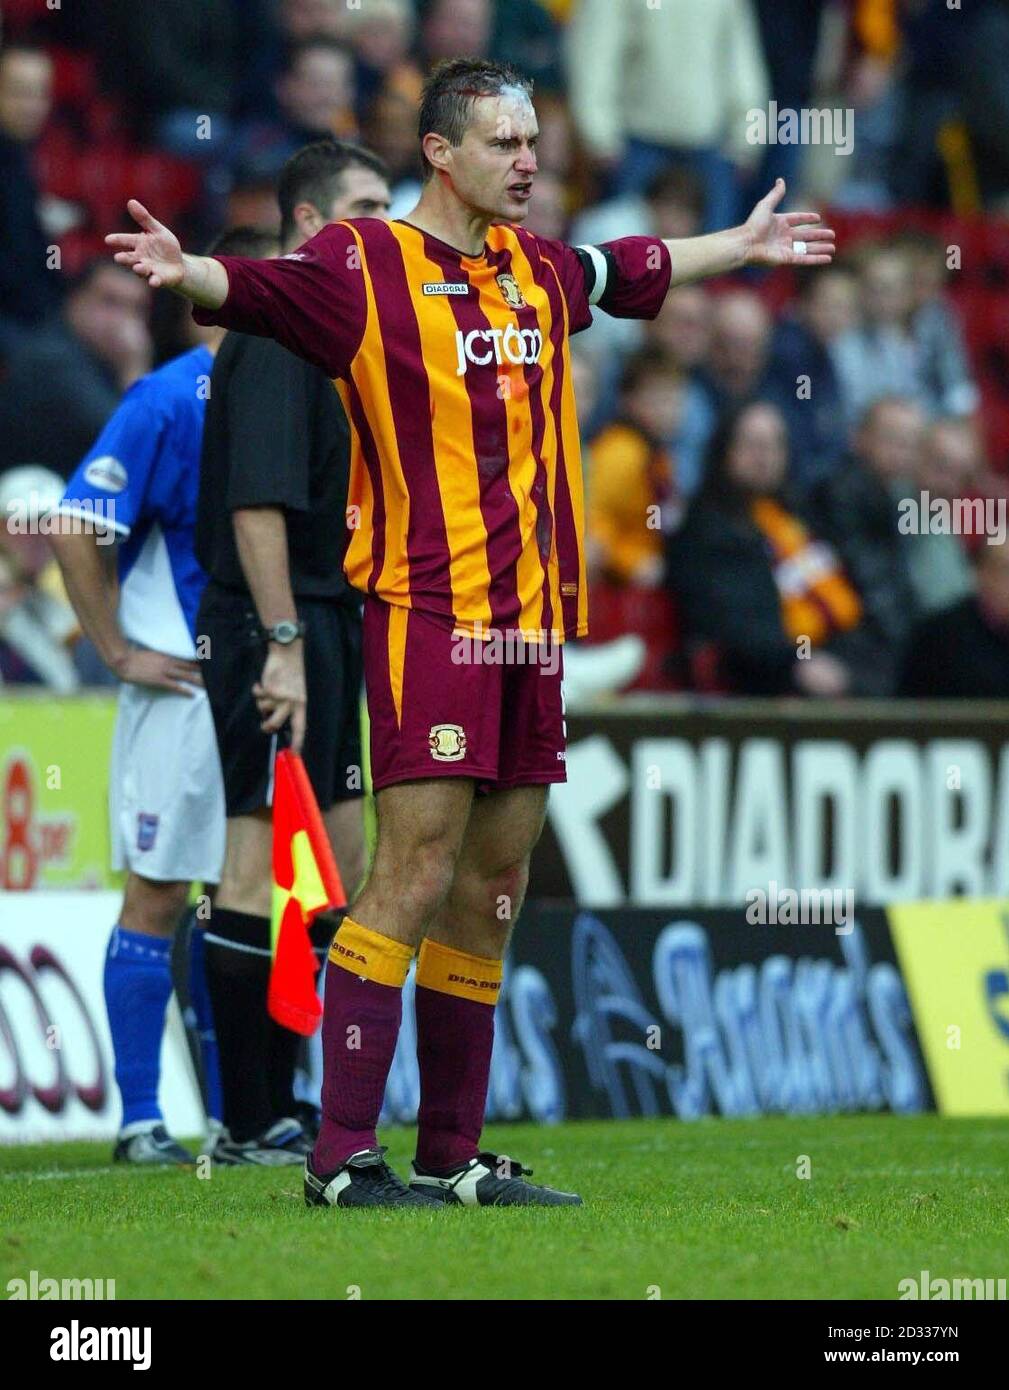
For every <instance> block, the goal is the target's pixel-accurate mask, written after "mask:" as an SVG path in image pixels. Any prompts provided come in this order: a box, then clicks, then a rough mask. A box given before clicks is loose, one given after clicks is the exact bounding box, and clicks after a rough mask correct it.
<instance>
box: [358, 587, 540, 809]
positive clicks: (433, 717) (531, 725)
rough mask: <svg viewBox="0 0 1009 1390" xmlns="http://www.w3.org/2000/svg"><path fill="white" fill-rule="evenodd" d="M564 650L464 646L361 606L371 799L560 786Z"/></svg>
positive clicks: (448, 634)
mask: <svg viewBox="0 0 1009 1390" xmlns="http://www.w3.org/2000/svg"><path fill="white" fill-rule="evenodd" d="M562 652H563V648H562V646H561V644H559V643H557V642H553V641H550V642H542V643H539V644H536V643H526V642H523V641H522V640H521V635H520V634H519V633H504V632H498V633H494V634H491V635H490V636H489V637H487V638H473V637H467V636H466V635H465V634H464V633H461V632H456V631H453V629H452V628H451V627H450V626H448V625H447V624H442V623H440V622H438V621H437V619H434V618H431V617H429V616H428V615H427V614H424V613H419V612H417V611H416V610H412V609H407V608H395V607H392V606H390V605H389V604H387V603H384V602H383V601H382V600H381V599H377V598H373V597H370V596H369V597H368V598H367V599H366V600H365V605H364V679H365V689H366V691H367V695H368V714H369V718H370V721H371V775H372V782H373V784H374V787H375V790H376V791H380V790H381V789H382V788H383V787H388V786H391V785H392V784H393V783H396V782H413V781H416V780H418V779H420V778H425V777H471V778H473V779H474V780H475V781H476V782H477V783H478V789H483V790H494V791H497V790H503V789H505V788H508V787H523V786H539V785H543V784H545V783H549V782H563V781H565V779H566V772H565V764H564V756H565V728H564V703H563V695H562V692H561V679H562V676H563V661H562Z"/></svg>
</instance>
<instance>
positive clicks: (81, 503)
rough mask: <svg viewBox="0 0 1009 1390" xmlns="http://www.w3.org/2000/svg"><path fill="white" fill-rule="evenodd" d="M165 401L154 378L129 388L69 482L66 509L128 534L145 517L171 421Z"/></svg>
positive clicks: (62, 504)
mask: <svg viewBox="0 0 1009 1390" xmlns="http://www.w3.org/2000/svg"><path fill="white" fill-rule="evenodd" d="M162 406H163V403H162V401H161V400H160V393H158V392H157V391H156V389H155V388H154V387H153V385H152V383H151V381H150V379H149V378H145V379H143V380H141V381H138V382H136V383H135V384H134V385H133V386H131V387H130V389H129V390H128V391H127V393H126V395H125V396H124V397H123V399H122V400H121V401H120V403H119V405H118V407H117V408H116V410H115V412H114V414H113V415H112V416H111V418H110V419H109V420H108V422H107V423H106V425H105V428H104V429H103V430H102V432H101V434H100V435H99V436H98V438H97V439H96V440H95V442H94V444H93V445H92V446H91V448H90V449H89V450H88V452H87V453H86V454H85V456H84V458H83V459H82V460H81V462H80V463H79V464H78V466H77V469H76V470H75V472H74V474H73V476H72V477H71V479H70V481H69V482H68V483H67V486H66V491H65V492H64V494H63V500H62V501H61V503H60V511H61V512H64V513H71V514H73V513H75V512H77V513H80V512H86V513H88V514H90V515H92V516H94V517H96V518H97V517H100V518H101V519H102V520H103V521H104V523H105V524H106V525H107V526H110V527H112V529H113V530H115V531H117V532H118V533H119V534H120V535H121V536H128V535H129V533H130V531H131V530H132V529H133V527H134V526H135V525H136V524H137V522H138V521H140V520H141V518H142V517H143V516H144V513H145V509H146V505H147V491H148V485H149V482H150V477H151V472H152V470H153V468H154V464H155V462H156V461H157V459H158V455H159V454H160V452H161V446H162V442H163V439H164V433H165V426H166V423H167V415H166V412H165V411H164V409H163V408H162Z"/></svg>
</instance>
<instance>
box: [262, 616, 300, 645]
mask: <svg viewBox="0 0 1009 1390" xmlns="http://www.w3.org/2000/svg"><path fill="white" fill-rule="evenodd" d="M304 635H305V624H304V623H301V622H297V623H296V622H295V621H294V619H293V618H281V620H280V622H279V623H274V625H273V627H268V628H267V629H266V636H267V639H268V640H269V641H270V642H277V643H278V644H279V645H280V646H281V647H289V646H290V645H291V643H292V642H297V640H298V638H299V637H303V636H304Z"/></svg>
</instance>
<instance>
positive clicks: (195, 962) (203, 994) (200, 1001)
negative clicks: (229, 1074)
mask: <svg viewBox="0 0 1009 1390" xmlns="http://www.w3.org/2000/svg"><path fill="white" fill-rule="evenodd" d="M189 1003H190V1005H191V1007H192V1010H193V1015H194V1017H195V1019H196V1030H197V1032H198V1034H199V1038H200V1059H201V1061H202V1063H203V1086H204V1090H205V1092H206V1094H205V1095H204V1097H203V1103H204V1105H205V1106H206V1108H207V1119H208V1120H216V1121H217V1122H218V1123H221V1122H222V1121H223V1118H224V1104H223V1101H222V1098H221V1064H220V1054H219V1052H218V1049H217V1034H216V1032H215V1031H214V1011H213V1009H212V1008H211V1004H210V989H209V986H208V985H207V964H206V940H205V938H204V934H203V931H202V929H201V928H200V927H198V926H197V925H196V923H195V922H193V923H192V924H191V926H190V931H189Z"/></svg>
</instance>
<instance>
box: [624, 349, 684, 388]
mask: <svg viewBox="0 0 1009 1390" xmlns="http://www.w3.org/2000/svg"><path fill="white" fill-rule="evenodd" d="M682 375H683V373H682V371H681V369H680V367H679V364H678V363H677V362H676V359H675V358H674V357H672V356H671V354H670V353H669V352H668V351H667V350H666V349H665V348H663V347H659V346H658V345H657V344H653V343H649V344H647V345H646V346H645V347H641V348H638V349H637V350H636V351H635V352H632V353H631V355H630V357H628V359H627V362H626V364H625V366H624V369H623V371H622V372H621V374H620V391H621V394H622V395H630V394H631V393H633V392H634V391H636V390H637V389H638V387H639V386H641V385H642V384H643V383H644V382H646V381H647V380H648V379H649V378H650V377H653V376H668V377H670V378H671V379H673V380H679V379H680V378H681V377H682Z"/></svg>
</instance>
